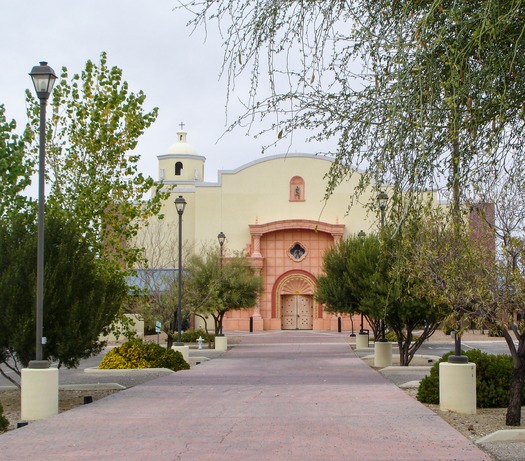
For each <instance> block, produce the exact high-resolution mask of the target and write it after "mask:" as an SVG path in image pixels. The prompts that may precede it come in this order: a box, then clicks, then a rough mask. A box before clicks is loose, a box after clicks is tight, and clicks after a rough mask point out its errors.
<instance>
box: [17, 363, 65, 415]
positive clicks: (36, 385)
mask: <svg viewBox="0 0 525 461" xmlns="http://www.w3.org/2000/svg"><path fill="white" fill-rule="evenodd" d="M21 388H22V392H21V405H20V406H21V408H20V409H21V412H20V417H21V419H23V420H27V421H33V420H37V419H45V418H48V417H49V416H53V415H56V414H58V369H57V368H23V369H22V381H21Z"/></svg>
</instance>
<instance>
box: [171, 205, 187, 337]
mask: <svg viewBox="0 0 525 461" xmlns="http://www.w3.org/2000/svg"><path fill="white" fill-rule="evenodd" d="M185 207H186V200H184V197H183V196H182V195H179V196H178V197H177V198H176V199H175V208H176V209H177V213H178V215H179V271H178V276H179V289H178V296H179V299H178V301H179V302H178V307H177V319H176V322H177V328H178V339H177V343H176V344H175V345H176V346H184V343H183V342H182V214H183V213H184V208H185ZM174 322H175V319H174Z"/></svg>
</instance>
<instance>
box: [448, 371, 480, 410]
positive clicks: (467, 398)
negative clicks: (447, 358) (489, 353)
mask: <svg viewBox="0 0 525 461" xmlns="http://www.w3.org/2000/svg"><path fill="white" fill-rule="evenodd" d="M439 409H440V410H441V411H455V412H456V413H463V414H466V415H475V414H476V364H475V363H446V362H442V363H440V364H439Z"/></svg>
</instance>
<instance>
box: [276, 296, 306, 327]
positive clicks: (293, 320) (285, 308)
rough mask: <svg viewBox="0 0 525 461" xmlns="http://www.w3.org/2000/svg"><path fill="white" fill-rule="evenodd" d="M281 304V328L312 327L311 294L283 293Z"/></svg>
mask: <svg viewBox="0 0 525 461" xmlns="http://www.w3.org/2000/svg"><path fill="white" fill-rule="evenodd" d="M281 306H282V329H283V330H311V329H312V328H313V300H312V296H307V295H284V296H283V297H282V303H281Z"/></svg>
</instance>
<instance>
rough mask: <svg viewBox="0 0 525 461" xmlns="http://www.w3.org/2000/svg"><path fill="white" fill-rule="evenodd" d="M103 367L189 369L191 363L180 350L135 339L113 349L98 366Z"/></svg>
mask: <svg viewBox="0 0 525 461" xmlns="http://www.w3.org/2000/svg"><path fill="white" fill-rule="evenodd" d="M98 367H99V368H101V369H132V368H169V369H170V370H173V371H179V370H187V369H189V368H190V365H189V364H188V363H187V362H186V361H185V360H184V358H183V357H182V354H181V353H180V352H178V351H173V350H171V349H165V348H163V347H162V346H159V345H158V344H153V343H149V344H144V343H143V342H142V341H138V340H134V341H129V342H127V343H125V344H123V345H122V346H120V347H115V348H114V349H111V350H110V351H109V352H108V353H107V354H106V356H105V357H104V358H103V359H102V362H100V365H99V366H98Z"/></svg>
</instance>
